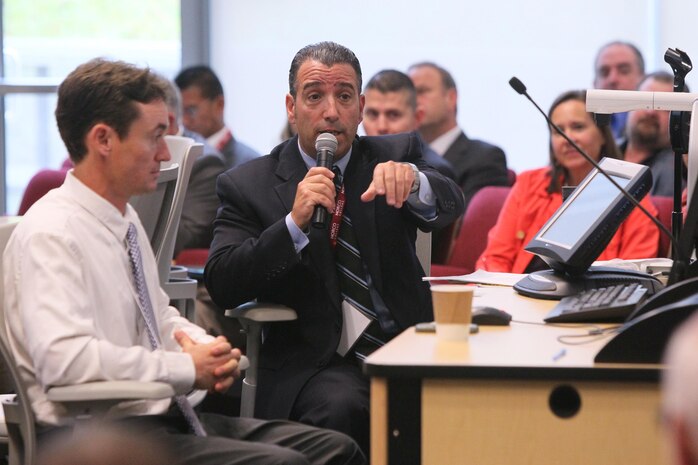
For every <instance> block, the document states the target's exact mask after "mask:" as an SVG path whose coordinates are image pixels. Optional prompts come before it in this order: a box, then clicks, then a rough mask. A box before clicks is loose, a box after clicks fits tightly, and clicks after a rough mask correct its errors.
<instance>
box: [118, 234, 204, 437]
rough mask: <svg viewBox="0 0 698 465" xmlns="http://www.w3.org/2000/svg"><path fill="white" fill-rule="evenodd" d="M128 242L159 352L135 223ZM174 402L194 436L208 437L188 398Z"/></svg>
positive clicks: (152, 342)
mask: <svg viewBox="0 0 698 465" xmlns="http://www.w3.org/2000/svg"><path fill="white" fill-rule="evenodd" d="M126 241H127V243H128V256H129V261H130V262H131V271H132V272H133V279H134V282H135V284H136V292H137V293H138V304H139V305H138V306H139V307H140V309H141V314H142V315H143V319H144V320H145V327H146V330H147V333H148V340H149V341H150V348H151V349H153V350H157V349H159V348H160V339H159V337H158V335H159V333H158V326H157V320H156V318H155V312H154V311H153V305H152V303H151V301H150V293H149V292H148V285H147V284H146V282H145V275H144V274H143V260H142V258H141V249H140V247H139V246H138V233H137V232H136V227H135V226H134V224H133V223H130V224H129V225H128V232H127V233H126ZM174 400H175V402H176V403H177V406H178V407H179V409H180V410H181V411H182V414H183V415H184V418H185V419H186V420H187V423H188V424H189V427H190V428H191V430H192V431H193V432H194V434H196V435H197V436H206V431H205V430H204V427H203V425H202V424H201V422H200V421H199V418H198V417H197V416H196V412H194V408H193V407H192V406H191V404H190V403H189V399H187V397H186V396H183V395H179V396H175V397H174Z"/></svg>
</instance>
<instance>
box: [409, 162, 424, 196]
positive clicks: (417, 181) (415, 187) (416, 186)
mask: <svg viewBox="0 0 698 465" xmlns="http://www.w3.org/2000/svg"><path fill="white" fill-rule="evenodd" d="M407 164H408V165H410V168H412V171H414V182H413V183H412V189H410V194H414V193H415V192H417V191H418V190H419V184H420V183H421V181H422V180H421V178H420V177H419V168H417V167H416V166H415V165H414V164H413V163H407Z"/></svg>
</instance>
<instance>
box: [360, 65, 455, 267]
mask: <svg viewBox="0 0 698 465" xmlns="http://www.w3.org/2000/svg"><path fill="white" fill-rule="evenodd" d="M364 97H365V98H366V103H365V105H364V120H363V126H364V131H365V132H366V135H367V136H382V135H387V134H400V133H403V132H411V131H416V130H417V129H418V128H419V123H421V121H422V120H423V119H424V109H422V108H420V107H418V106H417V91H416V89H415V88H414V84H412V81H411V80H410V78H409V76H407V75H406V74H405V73H403V72H400V71H397V70H394V69H385V70H383V71H379V72H378V73H376V74H375V75H374V76H373V77H372V78H371V79H370V80H369V81H368V83H367V84H366V87H365V90H364ZM420 142H421V144H422V158H423V159H424V161H426V162H427V163H428V164H429V165H431V166H432V167H434V168H436V169H437V170H438V171H439V172H440V173H441V174H443V175H444V176H447V177H449V178H450V179H453V180H454V181H455V180H456V174H455V173H454V172H453V168H452V167H451V164H450V163H449V162H448V161H447V160H446V159H445V158H443V157H441V156H439V155H438V154H437V153H436V152H434V151H433V150H432V149H431V148H429V146H428V145H427V144H426V143H424V140H422V138H421V137H420ZM458 225H459V222H458V221H454V222H453V223H451V225H449V226H448V227H446V228H444V229H438V230H435V231H433V232H432V247H431V261H432V263H445V262H446V259H447V255H448V253H449V251H450V248H451V242H452V240H453V236H454V230H455V228H457V227H458Z"/></svg>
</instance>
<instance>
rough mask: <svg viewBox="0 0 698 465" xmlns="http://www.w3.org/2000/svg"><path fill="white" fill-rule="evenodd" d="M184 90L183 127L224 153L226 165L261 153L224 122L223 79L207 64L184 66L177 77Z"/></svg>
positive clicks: (180, 88)
mask: <svg viewBox="0 0 698 465" xmlns="http://www.w3.org/2000/svg"><path fill="white" fill-rule="evenodd" d="M175 83H176V84H177V87H179V90H180V92H181V94H182V109H183V118H182V121H183V123H184V127H185V128H187V129H188V130H190V131H193V132H196V133H198V134H201V135H202V136H204V137H205V138H206V141H207V142H208V143H209V144H211V145H212V146H213V147H215V149H216V150H218V151H219V152H220V153H222V154H223V158H224V159H225V166H226V168H232V167H233V166H237V165H240V164H242V163H245V162H246V161H249V160H251V159H253V158H256V157H258V156H259V154H258V153H257V152H256V151H254V150H253V149H252V148H250V147H248V146H247V145H245V144H243V143H242V142H240V141H238V140H237V139H235V138H234V137H233V133H232V131H231V130H230V128H228V127H227V126H226V125H225V122H224V112H225V97H224V95H223V86H222V85H221V81H220V80H219V79H218V76H216V73H214V72H213V70H212V69H211V68H209V67H208V66H204V65H200V66H192V67H189V68H185V69H183V70H182V71H180V73H179V74H178V75H177V77H175Z"/></svg>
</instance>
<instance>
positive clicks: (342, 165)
mask: <svg viewBox="0 0 698 465" xmlns="http://www.w3.org/2000/svg"><path fill="white" fill-rule="evenodd" d="M352 149H353V147H349V151H348V152H347V154H346V155H344V156H343V157H342V158H340V159H339V160H336V161H335V163H334V165H333V166H336V167H337V168H339V171H340V172H341V173H342V176H344V170H345V169H346V168H347V165H348V164H349V159H350V158H351V151H352ZM298 150H299V151H300V152H301V158H302V159H303V163H305V166H306V167H307V168H308V169H310V168H312V167H314V166H317V161H316V160H315V158H313V157H311V156H310V155H308V154H307V153H305V152H304V151H303V147H301V140H300V138H298ZM330 169H331V168H330Z"/></svg>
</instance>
